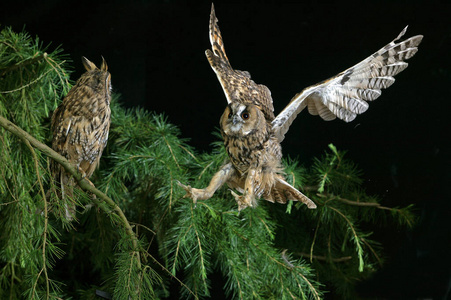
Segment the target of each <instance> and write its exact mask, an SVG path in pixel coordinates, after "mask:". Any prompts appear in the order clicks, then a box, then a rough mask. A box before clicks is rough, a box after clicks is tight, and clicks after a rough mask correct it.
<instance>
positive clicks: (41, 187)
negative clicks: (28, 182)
mask: <svg viewBox="0 0 451 300" xmlns="http://www.w3.org/2000/svg"><path fill="white" fill-rule="evenodd" d="M20 138H21V139H22V141H23V142H24V143H25V145H27V147H28V149H30V152H31V154H32V155H33V160H34V165H35V168H36V178H37V180H38V183H39V188H40V191H41V193H42V199H43V201H44V232H43V233H42V235H43V241H42V269H41V271H40V272H39V274H38V276H37V278H36V282H35V285H34V287H33V289H35V288H36V285H37V283H38V280H39V277H40V275H41V273H42V272H44V276H45V285H46V290H45V291H46V292H45V293H46V294H45V295H46V298H47V299H49V297H50V283H49V275H48V273H47V256H46V246H47V230H48V210H47V199H46V197H45V191H44V186H43V185H42V181H41V176H40V175H39V160H38V157H37V156H36V152H35V151H34V149H33V147H32V146H31V144H30V142H29V141H28V140H26V139H25V138H24V137H20ZM33 298H34V293H33Z"/></svg>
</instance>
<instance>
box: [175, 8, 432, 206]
mask: <svg viewBox="0 0 451 300" xmlns="http://www.w3.org/2000/svg"><path fill="white" fill-rule="evenodd" d="M209 27H210V42H211V46H212V50H207V51H206V56H207V59H208V62H209V63H210V65H211V67H212V69H213V71H214V72H215V73H216V75H217V77H218V79H219V82H220V83H221V86H222V88H223V90H224V93H225V96H226V98H227V103H228V105H227V107H226V109H225V111H224V113H223V115H222V117H221V119H220V122H219V123H220V128H221V134H222V137H223V139H224V145H225V148H226V151H227V154H228V156H229V160H228V161H227V162H226V163H225V164H224V165H223V166H222V167H221V169H220V170H219V171H218V172H217V173H216V174H215V175H214V176H213V178H212V179H211V181H210V183H209V185H208V186H207V187H206V188H204V189H196V188H192V187H191V186H186V185H183V184H181V183H179V185H180V186H181V187H183V189H185V191H186V195H185V197H189V198H191V199H193V200H194V202H196V201H197V200H206V199H209V198H211V197H212V196H213V194H214V193H215V191H216V190H217V189H218V188H220V187H221V186H222V185H223V184H224V183H227V185H228V186H229V187H230V188H231V189H232V195H233V196H234V198H235V200H236V201H237V203H238V209H239V210H242V209H244V208H246V207H255V206H256V205H257V199H258V198H263V199H265V200H267V201H270V202H278V203H286V202H287V200H294V201H301V202H302V203H304V204H305V205H307V207H308V208H316V205H315V203H314V202H313V201H312V200H310V199H309V198H308V197H307V196H305V195H304V194H303V193H301V192H300V191H298V190H297V189H296V188H295V187H293V186H292V185H290V184H289V183H288V182H287V181H286V180H285V178H284V172H283V166H282V163H281V158H282V149H281V146H280V143H281V142H282V141H283V139H284V137H285V134H286V132H287V131H288V129H289V127H290V125H291V123H292V122H293V120H294V119H295V118H296V116H297V115H298V114H299V113H300V112H301V111H302V110H303V109H304V108H306V107H307V109H308V111H309V112H310V114H312V115H319V116H320V117H321V118H322V119H324V120H326V121H330V120H333V119H335V118H336V117H338V118H340V119H342V120H344V121H345V122H350V121H352V120H354V118H355V117H356V116H357V115H358V114H361V113H363V112H365V111H366V110H367V109H368V101H373V100H375V99H376V98H378V97H379V96H380V95H381V90H382V89H385V88H388V87H389V86H391V85H392V84H393V83H394V82H395V79H394V78H393V76H395V75H396V74H398V73H399V72H401V71H403V70H404V69H405V68H407V65H408V64H407V63H406V62H405V60H407V59H409V58H411V57H412V56H413V55H415V53H416V52H417V51H418V48H417V46H418V45H419V44H420V42H421V40H422V38H423V36H421V35H416V36H413V37H411V38H409V39H406V40H404V41H399V40H400V39H401V37H402V36H403V35H404V34H405V32H406V30H407V27H406V28H404V30H403V31H401V33H400V34H399V35H398V36H397V37H396V39H394V40H393V41H392V42H390V43H389V44H387V45H386V46H384V47H383V48H382V49H380V50H379V51H377V52H376V53H374V54H373V55H371V56H370V57H368V58H366V59H365V60H363V61H361V62H360V63H358V64H356V65H355V66H353V67H351V68H349V69H347V70H345V71H343V72H341V73H340V74H338V75H336V76H334V77H332V78H330V79H327V80H325V81H323V82H320V83H318V84H315V85H313V86H310V87H307V88H305V89H304V90H303V91H302V92H300V93H298V94H296V95H295V96H294V97H293V99H291V101H290V103H289V104H288V105H287V106H286V107H285V108H284V109H283V110H282V112H280V113H279V114H278V115H277V116H275V115H274V108H273V103H272V98H271V92H270V91H269V89H268V88H267V87H266V86H264V85H261V84H257V83H255V82H254V81H253V80H251V76H250V74H249V72H246V71H239V70H234V69H233V68H232V66H231V65H230V62H229V60H228V58H227V55H226V53H225V50H224V43H223V39H222V36H221V32H220V31H219V27H218V19H217V18H216V15H215V11H214V7H213V5H212V8H211V15H210V26H209ZM233 190H237V191H238V192H239V193H240V194H238V193H236V192H234V191H233Z"/></svg>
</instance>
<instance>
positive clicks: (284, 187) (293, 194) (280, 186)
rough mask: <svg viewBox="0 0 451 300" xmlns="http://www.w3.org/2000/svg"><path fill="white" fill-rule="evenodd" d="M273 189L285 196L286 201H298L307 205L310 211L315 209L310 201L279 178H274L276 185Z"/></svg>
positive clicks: (314, 205)
mask: <svg viewBox="0 0 451 300" xmlns="http://www.w3.org/2000/svg"><path fill="white" fill-rule="evenodd" d="M274 188H275V189H277V190H279V191H282V192H283V193H284V194H286V195H287V198H288V200H294V201H300V202H302V203H304V204H305V205H307V207H308V208H310V209H313V208H316V204H315V203H314V202H313V201H312V200H310V198H309V197H307V196H306V195H304V194H303V193H301V192H300V191H298V190H297V189H295V188H294V187H293V186H292V185H290V184H289V183H288V182H286V181H285V180H283V179H282V178H280V177H276V185H275V187H274Z"/></svg>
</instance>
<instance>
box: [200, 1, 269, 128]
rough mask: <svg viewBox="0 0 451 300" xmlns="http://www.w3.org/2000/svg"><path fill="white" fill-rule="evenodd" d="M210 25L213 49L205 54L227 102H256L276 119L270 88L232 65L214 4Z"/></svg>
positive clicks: (267, 116) (266, 114)
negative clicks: (225, 47)
mask: <svg viewBox="0 0 451 300" xmlns="http://www.w3.org/2000/svg"><path fill="white" fill-rule="evenodd" d="M209 27H210V43H211V48H212V50H210V49H208V50H206V51H205V55H206V56H207V59H208V62H209V63H210V66H211V67H212V69H213V71H214V72H215V73H216V76H217V77H218V80H219V82H220V83H221V86H222V89H223V90H224V94H225V95H226V98H227V103H231V102H241V103H246V104H249V103H250V104H254V105H256V106H258V107H259V108H260V110H261V111H262V112H263V114H264V115H265V117H266V119H267V120H268V121H272V120H273V119H274V106H273V103H272V97H271V92H270V91H269V89H268V88H267V87H266V86H264V85H262V84H256V83H255V82H254V81H253V80H252V79H251V75H250V73H249V72H247V71H239V70H234V69H233V68H232V66H231V65H230V62H229V60H228V58H227V55H226V53H225V50H224V42H223V40H222V36H221V31H220V30H219V26H218V19H217V18H216V14H215V10H214V6H213V4H212V5H211V14H210V26H209Z"/></svg>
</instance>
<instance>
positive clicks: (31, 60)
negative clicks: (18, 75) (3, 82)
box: [0, 52, 47, 77]
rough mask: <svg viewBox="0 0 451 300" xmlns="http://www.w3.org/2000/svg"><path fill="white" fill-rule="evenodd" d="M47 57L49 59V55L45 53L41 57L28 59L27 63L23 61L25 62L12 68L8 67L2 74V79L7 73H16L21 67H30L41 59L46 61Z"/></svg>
mask: <svg viewBox="0 0 451 300" xmlns="http://www.w3.org/2000/svg"><path fill="white" fill-rule="evenodd" d="M46 57H47V53H46V52H44V53H43V54H41V55H39V56H36V57H33V58H30V59H27V60H25V61H23V62H21V63H19V64H14V65H11V66H9V67H7V68H6V69H3V71H2V72H1V73H0V77H2V76H3V75H5V74H6V73H8V72H11V71H14V70H15V69H18V68H20V67H24V66H28V65H31V64H34V63H35V62H36V61H38V60H41V59H45V58H46Z"/></svg>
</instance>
